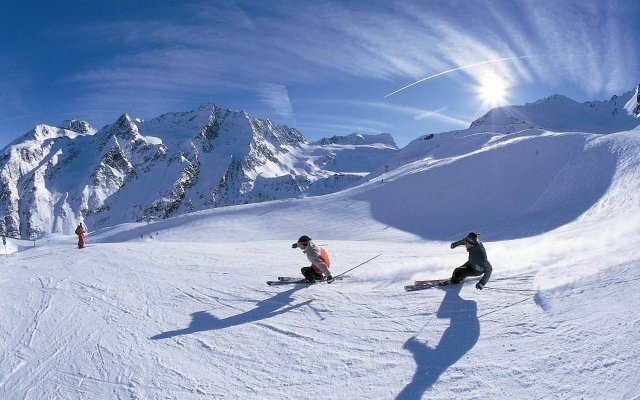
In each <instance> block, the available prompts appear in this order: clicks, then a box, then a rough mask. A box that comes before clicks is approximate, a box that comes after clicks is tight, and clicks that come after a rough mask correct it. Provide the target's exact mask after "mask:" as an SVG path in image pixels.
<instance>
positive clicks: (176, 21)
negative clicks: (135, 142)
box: [0, 0, 640, 146]
mask: <svg viewBox="0 0 640 400" xmlns="http://www.w3.org/2000/svg"><path fill="white" fill-rule="evenodd" d="M638 21H640V1H635V0H620V1H584V0H582V1H565V0H563V1H558V0H538V1H536V0H528V1H517V0H515V1H509V0H504V1H502V0H500V1H466V0H465V1H444V0H443V1H377V0H366V1H326V0H325V1H301V0H299V1H284V0H282V1H279V0H274V1H257V0H256V1H231V0H221V1H185V2H182V1H160V0H158V1H117V0H115V1H108V2H105V1H93V0H88V1H62V0H61V1H51V2H45V1H39V2H38V1H30V0H25V1H17V0H6V1H3V5H2V9H1V10H0V26H1V28H0V29H2V34H1V35H0V146H5V145H6V144H8V143H9V142H10V141H11V140H13V139H15V138H17V137H19V136H21V135H22V134H24V133H26V132H27V131H28V130H30V129H32V128H33V127H34V126H35V125H36V124H39V123H46V124H52V125H53V124H57V123H59V122H60V121H63V120H65V119H83V120H86V121H88V122H90V123H91V124H92V125H94V126H95V127H96V128H100V127H102V126H104V125H106V124H109V123H113V122H114V121H115V119H116V118H117V117H118V116H120V115H121V114H122V113H124V112H127V113H129V114H130V115H131V116H132V117H141V118H144V119H150V118H153V117H156V116H158V115H160V114H162V113H164V112H168V111H188V110H191V109H194V108H196V107H197V106H199V105H200V104H203V103H214V104H217V105H219V106H223V107H227V108H231V109H238V110H244V111H247V112H248V113H250V114H252V115H254V116H256V117H260V118H263V117H268V118H271V119H272V120H274V121H276V122H277V123H280V124H286V125H289V126H294V127H296V128H298V129H300V130H301V131H302V132H303V134H304V135H305V136H306V137H307V138H309V139H310V140H315V139H319V138H322V137H327V136H332V135H345V134H349V133H352V132H363V133H380V132H388V133H391V134H392V135H393V136H394V138H395V139H396V141H397V142H398V144H399V145H401V146H404V145H406V144H407V143H408V142H409V141H411V140H413V139H415V138H417V137H418V136H420V135H423V134H426V133H434V132H442V131H448V130H453V129H461V128H466V127H468V125H469V124H470V123H471V122H472V121H473V120H474V119H476V118H479V117H480V116H482V115H483V114H484V113H485V112H486V111H488V110H489V109H490V108H491V107H493V106H495V105H501V104H514V105H521V104H525V103H527V102H533V101H535V100H538V99H540V98H543V97H546V96H549V95H552V94H555V93H560V94H564V95H567V96H569V97H571V98H573V99H574V100H577V101H589V100H605V99H608V98H610V97H611V96H612V95H614V94H621V93H623V92H626V91H629V90H631V89H633V88H634V87H635V85H637V84H638V83H639V82H640V76H639V75H640V74H639V71H640V58H639V56H640V54H639V50H640V49H639V45H638V38H640V32H639V31H640V23H638ZM516 57H520V58H516ZM505 58H513V59H511V60H505V61H496V62H492V63H485V64H481V65H476V66H474V67H469V68H464V69H460V70H457V71H453V72H450V73H447V74H443V75H440V76H438V77H435V78H433V79H429V80H425V81H423V82H421V83H419V84H416V85H414V86H411V87H409V88H407V89H405V90H402V91H400V92H398V93H396V94H393V95H391V96H388V97H385V96H387V95H388V94H389V93H391V92H393V91H395V90H397V89H399V88H402V87H404V86H406V85H409V84H411V83H413V82H416V81H418V80H421V79H424V78H426V77H429V76H432V75H435V74H438V73H442V72H444V71H448V70H452V69H456V68H459V67H465V66H470V65H474V64H479V63H483V62H486V61H489V60H498V59H505Z"/></svg>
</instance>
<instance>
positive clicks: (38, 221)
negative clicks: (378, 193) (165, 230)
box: [0, 104, 398, 238]
mask: <svg viewBox="0 0 640 400" xmlns="http://www.w3.org/2000/svg"><path fill="white" fill-rule="evenodd" d="M397 150H398V148H397V146H396V145H395V143H394V141H393V139H392V138H391V136H390V135H388V134H383V135H379V136H365V135H358V134H353V135H350V136H347V137H346V138H340V137H335V138H332V139H328V140H326V141H319V142H317V143H309V142H308V141H307V140H306V139H305V137H304V136H303V135H302V133H301V132H299V131H298V130H296V129H292V128H289V127H286V126H279V125H276V124H275V123H273V122H272V121H270V120H268V119H264V120H260V119H256V118H253V117H251V116H250V115H248V114H247V113H244V112H239V111H232V110H228V109H224V108H220V107H218V106H215V105H211V104H205V105H202V106H200V107H199V108H197V109H195V110H192V111H189V112H182V113H178V112H172V113H167V114H163V115H161V116H159V117H157V118H154V119H152V120H149V121H146V122H145V121H141V120H140V119H136V120H134V119H132V118H130V117H129V116H128V115H127V114H124V115H122V116H121V117H120V118H119V119H118V120H117V121H116V122H115V123H114V124H112V125H108V126H105V127H104V128H102V129H100V130H99V131H96V130H95V129H94V128H92V127H91V126H90V125H89V124H88V123H86V122H84V121H65V122H64V123H63V124H60V126H59V127H52V126H47V125H39V126H37V127H36V128H35V129H34V130H32V131H31V132H29V133H27V134H26V135H25V136H23V137H22V138H20V139H18V140H16V141H14V142H13V143H11V144H10V145H9V146H7V148H5V149H4V150H3V152H2V159H1V160H0V212H1V213H2V214H3V215H4V221H0V222H2V223H3V226H2V231H3V233H6V234H7V235H9V236H20V237H23V238H24V237H26V238H29V237H34V236H41V235H42V234H45V233H49V232H59V233H65V234H68V233H71V232H73V229H75V226H76V225H77V223H78V222H79V221H84V223H85V224H86V225H87V226H88V227H89V229H92V230H93V229H97V228H101V227H105V226H111V225H115V224H118V223H123V222H132V221H142V220H146V221H149V220H155V219H163V218H167V217H169V216H172V215H178V214H182V213H186V212H192V211H196V210H202V209H208V208H215V207H220V206H228V205H234V204H244V203H253V202H260V201H266V200H275V199H284V198H292V197H300V196H305V195H321V194H326V193H331V192H335V191H338V190H341V189H343V188H346V187H348V186H350V185H352V184H354V183H355V182H357V181H358V180H359V179H360V178H361V177H362V176H363V175H366V174H367V173H369V172H370V171H372V170H374V169H376V168H378V167H379V166H380V165H382V164H384V162H385V161H386V160H387V159H388V158H390V157H391V156H392V155H393V154H394V153H395V152H397Z"/></svg>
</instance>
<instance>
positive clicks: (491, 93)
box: [476, 75, 509, 107]
mask: <svg viewBox="0 0 640 400" xmlns="http://www.w3.org/2000/svg"><path fill="white" fill-rule="evenodd" d="M508 90H509V86H508V85H507V83H506V82H505V81H504V80H503V79H501V78H499V77H498V76H496V75H488V76H485V77H483V78H482V79H481V81H480V85H479V86H478V87H477V88H476V91H477V93H478V97H480V100H481V101H482V103H483V104H484V105H485V106H488V107H496V106H501V105H505V104H506V102H507V95H508V93H507V92H508Z"/></svg>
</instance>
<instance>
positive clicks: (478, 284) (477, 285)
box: [476, 282, 484, 290]
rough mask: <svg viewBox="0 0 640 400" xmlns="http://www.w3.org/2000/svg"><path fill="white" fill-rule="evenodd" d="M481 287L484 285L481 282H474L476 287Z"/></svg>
mask: <svg viewBox="0 0 640 400" xmlns="http://www.w3.org/2000/svg"><path fill="white" fill-rule="evenodd" d="M483 287H484V285H483V284H482V283H481V282H478V283H476V289H478V290H482V288H483Z"/></svg>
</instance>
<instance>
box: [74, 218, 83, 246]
mask: <svg viewBox="0 0 640 400" xmlns="http://www.w3.org/2000/svg"><path fill="white" fill-rule="evenodd" d="M76 235H78V248H79V249H84V228H83V227H82V224H81V223H80V224H78V227H77V228H76Z"/></svg>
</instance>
